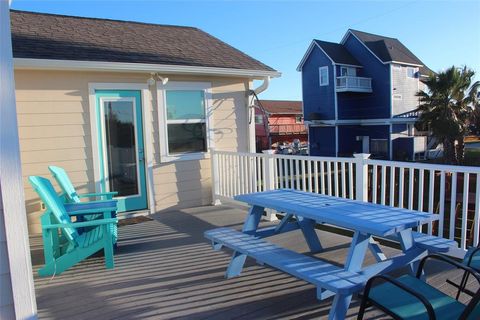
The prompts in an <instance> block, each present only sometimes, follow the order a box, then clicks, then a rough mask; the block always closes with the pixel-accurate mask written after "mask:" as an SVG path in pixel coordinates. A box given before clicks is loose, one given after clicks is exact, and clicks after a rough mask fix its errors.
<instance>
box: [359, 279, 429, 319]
mask: <svg viewBox="0 0 480 320" xmlns="http://www.w3.org/2000/svg"><path fill="white" fill-rule="evenodd" d="M379 279H381V280H384V281H386V282H389V283H391V284H393V285H394V286H396V287H398V288H400V289H401V290H403V291H405V292H407V293H409V294H411V295H412V296H414V297H415V298H417V299H418V300H420V302H421V303H422V304H423V305H424V306H425V309H427V313H428V318H429V319H431V320H435V312H434V311H433V307H432V304H431V303H430V302H429V301H428V300H427V298H425V297H424V296H422V295H421V294H420V293H418V292H416V291H414V290H413V289H410V288H409V287H407V286H406V285H404V284H403V283H401V282H400V281H398V280H396V279H394V278H392V277H390V276H387V275H378V276H374V277H371V278H370V279H369V280H368V281H367V284H366V286H365V297H363V299H368V295H369V293H370V289H371V287H372V284H373V282H375V281H376V280H379Z"/></svg>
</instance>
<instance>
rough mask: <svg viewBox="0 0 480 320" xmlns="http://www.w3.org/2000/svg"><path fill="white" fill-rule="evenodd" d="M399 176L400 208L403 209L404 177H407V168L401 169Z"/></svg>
mask: <svg viewBox="0 0 480 320" xmlns="http://www.w3.org/2000/svg"><path fill="white" fill-rule="evenodd" d="M398 170H399V176H398V207H399V208H403V191H404V186H405V184H404V177H405V168H403V167H400V168H398Z"/></svg>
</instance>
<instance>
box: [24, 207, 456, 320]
mask: <svg viewBox="0 0 480 320" xmlns="http://www.w3.org/2000/svg"><path fill="white" fill-rule="evenodd" d="M245 214H246V211H245V210H243V209H240V208H235V207H229V206H218V207H199V208H191V209H186V210H177V211H172V212H168V213H161V214H157V215H155V216H154V218H155V220H153V221H147V222H142V223H139V224H135V225H129V226H124V227H121V228H120V230H119V237H120V239H119V243H118V250H117V253H116V256H115V259H116V260H115V263H116V267H115V269H114V270H106V269H104V267H103V259H102V258H101V257H96V258H91V259H88V260H87V261H85V262H83V263H81V264H79V265H77V266H75V267H74V268H72V269H70V270H68V271H66V272H64V273H63V274H62V275H60V276H56V277H54V278H53V279H49V278H38V277H37V276H35V286H36V293H37V304H38V311H39V317H40V319H72V320H73V319H209V320H214V319H314V318H315V319H326V318H327V315H328V312H329V310H330V306H331V303H332V299H328V300H326V301H323V302H319V301H318V300H316V298H315V293H316V292H315V288H314V287H313V286H312V285H309V284H307V283H305V282H303V281H301V280H297V279H295V278H293V277H291V276H288V275H286V274H283V273H281V272H278V271H275V270H272V269H270V268H268V267H262V266H260V265H257V264H256V263H255V262H254V261H248V265H247V267H246V268H245V270H244V272H243V273H242V275H241V276H240V277H237V278H235V279H229V280H226V279H225V278H224V277H223V275H224V272H225V268H226V266H227V264H228V262H229V258H230V255H229V252H227V251H221V252H215V251H213V250H212V249H211V247H210V245H209V243H208V242H207V241H206V240H205V239H204V238H203V232H204V231H205V230H208V229H212V228H216V227H219V226H231V227H234V228H240V227H241V225H242V223H243V219H244V217H245ZM264 224H266V223H264ZM319 235H320V238H321V240H322V244H324V246H325V247H326V248H327V249H326V251H325V252H323V253H322V254H320V255H319V256H321V257H323V258H325V259H327V260H330V261H331V262H335V263H339V264H342V263H343V262H344V261H345V257H346V252H347V249H348V246H349V243H350V238H348V237H345V236H340V235H336V234H333V233H329V232H324V231H323V232H319ZM31 241H32V244H31V245H32V256H33V261H34V264H35V265H34V269H35V271H36V270H38V268H39V267H40V264H41V256H42V252H41V241H40V238H32V240H31ZM273 241H274V242H277V243H279V244H281V245H283V246H285V247H288V248H291V249H294V250H296V251H298V252H307V251H308V250H307V246H306V244H305V242H304V240H303V238H302V235H301V233H300V232H297V231H296V232H290V233H288V234H283V235H280V236H277V237H275V238H274V240H273ZM385 251H386V252H387V253H390V254H391V253H394V252H395V251H396V250H395V249H392V248H385ZM371 262H373V257H372V256H370V255H369V256H368V257H367V260H366V263H367V264H368V263H371ZM444 276H445V273H441V274H439V275H437V276H434V277H433V278H432V279H433V281H435V282H437V283H438V284H441V283H443V280H441V279H440V278H443V279H444V278H445V277H444ZM455 276H458V275H455ZM450 277H452V275H450ZM357 310H358V300H357V299H355V298H354V300H353V303H352V305H351V308H350V310H349V313H348V318H349V319H355V318H356V313H357ZM367 318H368V319H373V318H374V319H387V318H388V317H385V316H383V315H382V314H381V313H378V312H375V311H373V312H369V313H368V314H367Z"/></svg>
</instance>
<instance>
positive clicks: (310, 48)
mask: <svg viewBox="0 0 480 320" xmlns="http://www.w3.org/2000/svg"><path fill="white" fill-rule="evenodd" d="M315 46H316V47H317V48H318V49H320V50H321V51H322V52H323V54H324V55H325V56H326V57H327V58H328V59H329V60H330V62H331V63H332V65H333V66H335V61H333V59H332V58H330V56H329V55H328V54H327V53H326V52H325V50H323V49H322V47H320V46H319V45H318V43H317V42H316V41H315V40H313V41H312V43H311V44H310V46H309V47H308V49H307V52H305V54H304V55H303V58H302V60H301V61H300V64H299V65H298V67H297V71H302V67H303V65H304V64H305V61H307V59H308V57H309V56H310V53H312V50H313V48H314V47H315Z"/></svg>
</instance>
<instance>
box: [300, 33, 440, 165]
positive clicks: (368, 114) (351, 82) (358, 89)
mask: <svg viewBox="0 0 480 320" xmlns="http://www.w3.org/2000/svg"><path fill="white" fill-rule="evenodd" d="M297 70H298V71H300V72H301V73H302V93H303V111H304V117H305V122H306V123H307V124H308V127H309V139H310V154H311V155H321V156H350V155H352V154H353V153H360V152H364V153H371V154H372V156H373V157H377V158H384V159H407V158H408V159H414V158H415V156H419V155H422V154H424V152H425V149H426V148H427V138H426V137H425V136H417V132H416V130H415V128H414V123H415V121H416V119H417V114H416V113H415V112H414V111H415V110H416V108H417V107H418V104H419V102H418V97H417V96H416V93H417V92H418V91H419V90H422V89H424V84H423V83H422V82H421V81H420V80H421V78H422V77H424V76H427V75H428V74H429V73H430V72H431V70H430V69H428V68H427V67H426V66H425V64H424V63H423V62H422V61H421V60H420V59H419V58H417V57H416V56H415V55H414V54H413V53H412V52H411V51H410V50H409V49H408V48H407V47H405V46H404V45H403V44H402V43H401V42H400V41H399V40H397V39H394V38H389V37H385V36H380V35H375V34H370V33H366V32H361V31H356V30H348V31H347V33H346V34H345V36H344V37H343V39H342V41H341V42H340V43H332V42H325V41H320V40H313V41H312V43H311V45H310V47H309V48H308V50H307V52H306V53H305V55H304V57H303V59H302V61H301V62H300V64H299V66H298V69H297Z"/></svg>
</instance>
